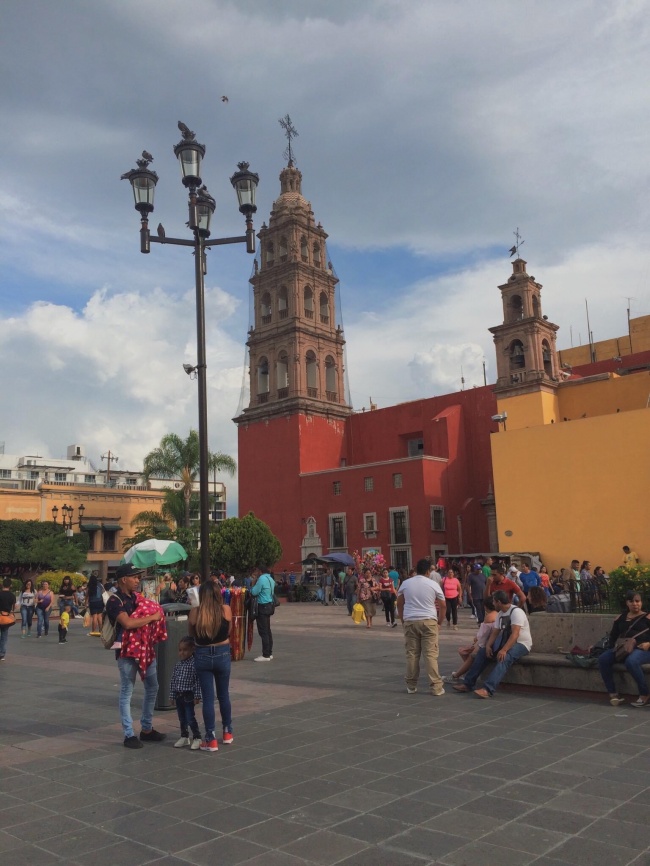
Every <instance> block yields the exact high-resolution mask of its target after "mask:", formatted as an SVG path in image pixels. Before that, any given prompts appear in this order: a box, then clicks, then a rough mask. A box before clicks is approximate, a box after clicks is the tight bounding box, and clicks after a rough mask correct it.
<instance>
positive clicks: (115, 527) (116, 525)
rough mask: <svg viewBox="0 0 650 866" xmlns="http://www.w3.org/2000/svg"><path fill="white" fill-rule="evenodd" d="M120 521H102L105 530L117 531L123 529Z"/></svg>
mask: <svg viewBox="0 0 650 866" xmlns="http://www.w3.org/2000/svg"><path fill="white" fill-rule="evenodd" d="M121 528H122V527H121V526H120V524H119V523H102V529H103V530H104V531H105V532H117V530H118V529H121Z"/></svg>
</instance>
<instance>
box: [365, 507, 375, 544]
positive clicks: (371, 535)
mask: <svg viewBox="0 0 650 866" xmlns="http://www.w3.org/2000/svg"><path fill="white" fill-rule="evenodd" d="M369 517H371V518H372V528H371V529H369V528H368V518H369ZM362 531H363V535H364V536H365V538H375V537H376V536H377V512H376V511H367V512H365V513H364V515H363V530H362Z"/></svg>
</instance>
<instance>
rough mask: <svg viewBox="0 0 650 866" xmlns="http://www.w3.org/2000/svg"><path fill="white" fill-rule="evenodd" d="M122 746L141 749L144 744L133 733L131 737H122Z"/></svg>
mask: <svg viewBox="0 0 650 866" xmlns="http://www.w3.org/2000/svg"><path fill="white" fill-rule="evenodd" d="M124 746H125V748H127V749H143V748H144V746H143V745H142V743H141V742H140V740H139V739H138V738H137V737H136V735H135V734H134V735H133V736H132V737H124Z"/></svg>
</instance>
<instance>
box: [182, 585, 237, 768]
mask: <svg viewBox="0 0 650 866" xmlns="http://www.w3.org/2000/svg"><path fill="white" fill-rule="evenodd" d="M231 622H232V611H231V610H230V606H229V605H227V604H224V603H223V596H222V595H221V587H220V586H219V584H217V583H214V582H213V581H211V580H209V581H207V582H206V583H204V584H202V585H201V587H200V588H199V606H198V607H193V608H192V610H191V611H190V613H189V616H188V625H189V633H190V636H191V637H193V638H194V642H195V644H196V649H195V650H194V666H195V668H196V674H197V676H198V678H199V683H200V685H201V693H202V695H203V724H204V725H205V740H203V742H202V743H201V745H200V746H199V748H200V750H201V751H202V752H216V751H218V749H219V744H218V742H217V737H216V717H215V711H214V698H215V690H216V696H217V700H218V701H219V711H220V713H221V725H222V727H223V740H222V742H223V743H224V745H232V743H233V742H234V738H233V733H232V709H231V706H230V693H229V687H230V623H231Z"/></svg>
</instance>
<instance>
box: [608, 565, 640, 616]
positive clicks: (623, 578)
mask: <svg viewBox="0 0 650 866" xmlns="http://www.w3.org/2000/svg"><path fill="white" fill-rule="evenodd" d="M630 589H632V590H634V591H635V592H638V593H639V594H640V595H641V598H642V599H643V607H644V609H645V610H650V563H644V564H642V565H635V566H632V567H627V566H621V567H620V568H615V569H614V571H612V572H610V575H609V594H610V598H611V599H612V602H613V604H614V606H616V607H619V608H620V609H621V610H625V595H626V593H627V592H628V591H629V590H630Z"/></svg>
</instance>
